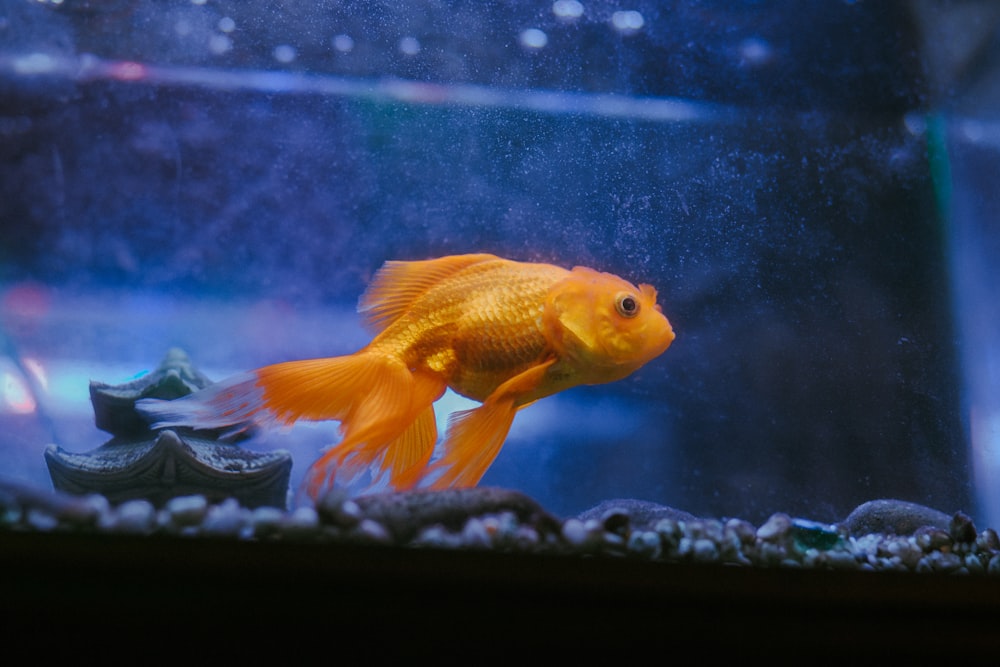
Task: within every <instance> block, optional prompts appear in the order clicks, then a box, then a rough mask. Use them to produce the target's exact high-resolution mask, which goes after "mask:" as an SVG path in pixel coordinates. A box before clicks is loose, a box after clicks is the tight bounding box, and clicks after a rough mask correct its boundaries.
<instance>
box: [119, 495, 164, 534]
mask: <svg viewBox="0 0 1000 667" xmlns="http://www.w3.org/2000/svg"><path fill="white" fill-rule="evenodd" d="M108 520H110V522H111V525H110V526H107V527H108V528H109V529H110V530H112V531H114V532H121V533H134V534H139V535H147V534H149V533H152V532H153V530H154V528H155V527H156V508H155V507H153V504H152V503H151V502H149V501H146V500H129V501H127V502H124V503H122V504H121V505H119V506H118V507H117V508H115V509H114V510H113V511H112V512H111V513H110V515H109V517H108Z"/></svg>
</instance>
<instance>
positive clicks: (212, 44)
mask: <svg viewBox="0 0 1000 667" xmlns="http://www.w3.org/2000/svg"><path fill="white" fill-rule="evenodd" d="M231 48H233V40H231V39H229V37H227V36H226V35H212V36H211V37H209V38H208V50H209V51H211V52H212V53H214V54H215V55H217V56H219V55H222V54H223V53H225V52H226V51H228V50H229V49H231Z"/></svg>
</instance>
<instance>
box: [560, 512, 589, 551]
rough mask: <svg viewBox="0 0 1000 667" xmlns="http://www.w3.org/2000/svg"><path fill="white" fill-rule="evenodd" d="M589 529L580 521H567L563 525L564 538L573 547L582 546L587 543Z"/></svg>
mask: <svg viewBox="0 0 1000 667" xmlns="http://www.w3.org/2000/svg"><path fill="white" fill-rule="evenodd" d="M588 535H589V533H588V531H587V527H586V526H585V525H584V524H583V522H582V521H580V520H579V519H566V521H565V522H564V523H563V525H562V536H563V539H565V540H566V541H567V542H569V543H570V544H572V545H573V546H576V547H578V546H580V545H582V544H583V543H584V542H586V541H587V537H588Z"/></svg>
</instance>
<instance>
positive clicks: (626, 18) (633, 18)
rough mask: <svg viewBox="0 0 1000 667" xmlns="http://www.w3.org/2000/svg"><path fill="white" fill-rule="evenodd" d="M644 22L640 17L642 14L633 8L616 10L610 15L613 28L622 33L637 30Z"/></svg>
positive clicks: (640, 28) (630, 32)
mask: <svg viewBox="0 0 1000 667" xmlns="http://www.w3.org/2000/svg"><path fill="white" fill-rule="evenodd" d="M645 24H646V20H645V19H644V18H642V14H640V13H639V12H637V11H635V10H634V9H630V10H627V11H618V12H615V13H614V14H612V15H611V25H612V26H614V28H615V30H617V31H618V32H621V33H624V34H632V33H634V32H638V31H639V30H642V26H644V25H645Z"/></svg>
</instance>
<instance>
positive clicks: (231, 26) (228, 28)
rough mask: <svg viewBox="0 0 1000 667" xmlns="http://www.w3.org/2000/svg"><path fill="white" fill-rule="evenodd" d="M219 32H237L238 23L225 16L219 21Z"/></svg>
mask: <svg viewBox="0 0 1000 667" xmlns="http://www.w3.org/2000/svg"><path fill="white" fill-rule="evenodd" d="M218 25H219V30H221V31H222V32H232V31H233V30H236V21H234V20H232V19H231V18H229V17H228V16H223V17H222V18H221V19H219V24H218Z"/></svg>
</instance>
